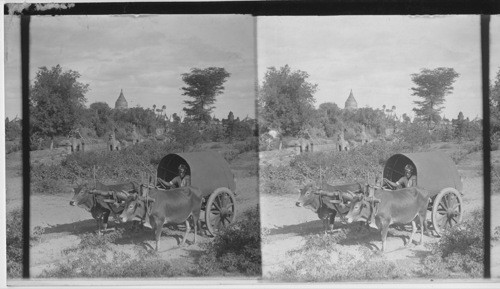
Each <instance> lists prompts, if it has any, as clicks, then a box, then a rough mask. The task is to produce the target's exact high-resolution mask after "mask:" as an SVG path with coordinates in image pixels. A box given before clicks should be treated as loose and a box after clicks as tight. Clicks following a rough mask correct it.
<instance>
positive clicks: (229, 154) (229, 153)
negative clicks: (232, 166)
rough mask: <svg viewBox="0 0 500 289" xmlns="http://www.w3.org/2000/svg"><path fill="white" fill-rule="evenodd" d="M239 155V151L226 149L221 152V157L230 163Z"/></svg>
mask: <svg viewBox="0 0 500 289" xmlns="http://www.w3.org/2000/svg"><path fill="white" fill-rule="evenodd" d="M239 154H240V151H239V150H236V149H228V150H223V151H222V156H223V157H224V159H225V160H226V161H227V162H231V161H232V160H234V159H235V158H236V157H237V156H238V155H239Z"/></svg>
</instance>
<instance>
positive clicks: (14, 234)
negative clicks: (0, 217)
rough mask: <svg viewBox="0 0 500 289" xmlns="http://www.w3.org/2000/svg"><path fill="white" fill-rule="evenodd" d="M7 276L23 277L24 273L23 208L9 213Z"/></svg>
mask: <svg viewBox="0 0 500 289" xmlns="http://www.w3.org/2000/svg"><path fill="white" fill-rule="evenodd" d="M6 223H7V229H6V234H5V235H6V237H7V277H9V278H21V276H22V273H23V230H22V229H23V216H22V211H21V209H17V210H14V211H12V212H11V213H9V214H7V220H6Z"/></svg>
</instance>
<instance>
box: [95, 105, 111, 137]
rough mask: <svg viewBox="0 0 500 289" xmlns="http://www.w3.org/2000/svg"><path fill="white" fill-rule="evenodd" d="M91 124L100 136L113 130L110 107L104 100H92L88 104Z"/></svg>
mask: <svg viewBox="0 0 500 289" xmlns="http://www.w3.org/2000/svg"><path fill="white" fill-rule="evenodd" d="M90 111H91V112H92V115H93V116H92V124H93V126H94V129H95V132H96V134H97V136H99V137H101V136H103V135H105V134H106V133H108V132H110V131H112V130H113V119H112V118H111V107H109V105H108V104H107V103H105V102H94V103H92V104H91V105H90Z"/></svg>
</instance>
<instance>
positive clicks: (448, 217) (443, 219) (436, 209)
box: [432, 188, 463, 235]
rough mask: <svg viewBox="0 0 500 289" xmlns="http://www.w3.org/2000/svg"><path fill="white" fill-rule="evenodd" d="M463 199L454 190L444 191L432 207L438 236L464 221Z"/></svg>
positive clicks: (433, 220)
mask: <svg viewBox="0 0 500 289" xmlns="http://www.w3.org/2000/svg"><path fill="white" fill-rule="evenodd" d="M462 210H463V208H462V197H461V196H460V193H459V192H458V191H457V190H455V189H453V188H445V189H442V190H441V192H440V193H439V194H438V195H437V196H436V198H435V199H434V204H433V206H432V225H433V226H434V230H435V231H436V233H437V234H438V235H441V234H442V233H443V232H444V230H445V229H447V228H451V227H453V226H455V225H456V224H458V223H460V222H461V221H462V214H463V212H462Z"/></svg>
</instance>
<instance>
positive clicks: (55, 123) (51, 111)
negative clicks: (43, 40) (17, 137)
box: [29, 65, 89, 139]
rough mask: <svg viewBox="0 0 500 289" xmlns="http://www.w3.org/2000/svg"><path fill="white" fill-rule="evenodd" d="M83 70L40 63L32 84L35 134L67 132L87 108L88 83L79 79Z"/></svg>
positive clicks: (44, 134)
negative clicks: (63, 68)
mask: <svg viewBox="0 0 500 289" xmlns="http://www.w3.org/2000/svg"><path fill="white" fill-rule="evenodd" d="M78 78H80V73H78V72H77V71H73V70H68V71H63V70H62V68H61V66H60V65H57V66H55V67H52V68H51V69H48V68H47V67H45V66H44V67H40V68H39V70H38V72H37V74H36V77H35V81H34V83H33V84H32V85H31V88H30V102H29V105H30V118H31V119H30V129H31V134H32V135H34V134H36V135H39V136H40V137H50V138H52V139H53V137H54V136H56V135H66V134H68V133H69V131H70V130H71V129H73V126H74V125H75V123H76V122H77V119H78V116H79V115H80V113H81V112H82V111H83V110H85V102H86V101H87V100H86V99H85V94H86V93H87V92H88V90H89V85H88V84H83V83H81V82H79V81H78Z"/></svg>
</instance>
